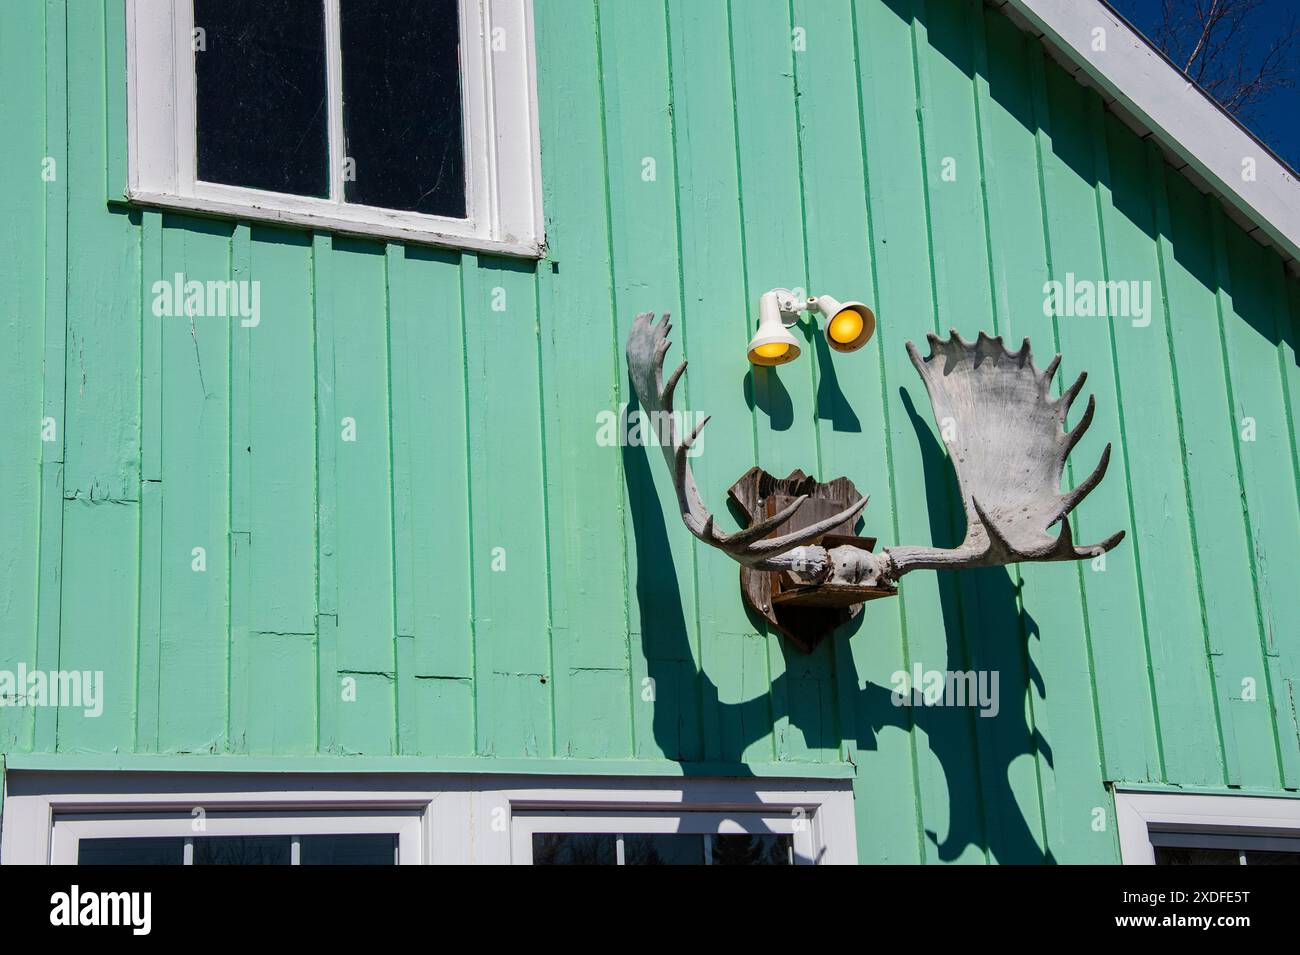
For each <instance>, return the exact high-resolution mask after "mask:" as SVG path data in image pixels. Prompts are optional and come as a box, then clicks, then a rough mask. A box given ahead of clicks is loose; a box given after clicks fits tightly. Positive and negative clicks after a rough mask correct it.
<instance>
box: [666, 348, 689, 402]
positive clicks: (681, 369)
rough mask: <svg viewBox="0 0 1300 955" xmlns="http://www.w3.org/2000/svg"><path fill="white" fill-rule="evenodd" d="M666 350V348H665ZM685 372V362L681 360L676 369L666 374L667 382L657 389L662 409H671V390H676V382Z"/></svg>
mask: <svg viewBox="0 0 1300 955" xmlns="http://www.w3.org/2000/svg"><path fill="white" fill-rule="evenodd" d="M665 350H666V349H665ZM684 374H686V362H685V361H683V362H682V363H681V364H680V365H678V366H677V370H676V371H674V372H673V373H672V374H671V375H669V376H668V382H667V383H666V384H665V385H664V386H663V388H661V389H660V390H659V405H660V407H662V408H663V410H664V411H667V412H669V413H671V412H672V410H673V392H675V391H676V390H677V382H679V381H681V379H682V375H684Z"/></svg>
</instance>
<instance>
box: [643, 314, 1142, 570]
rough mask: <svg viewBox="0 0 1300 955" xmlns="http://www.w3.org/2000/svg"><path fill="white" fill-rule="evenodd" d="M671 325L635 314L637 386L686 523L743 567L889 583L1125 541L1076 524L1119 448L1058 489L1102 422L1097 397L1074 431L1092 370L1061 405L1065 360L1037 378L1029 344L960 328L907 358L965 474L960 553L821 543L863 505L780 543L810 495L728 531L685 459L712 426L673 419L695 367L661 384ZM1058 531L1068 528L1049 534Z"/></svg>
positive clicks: (1074, 555) (1074, 554) (1095, 550)
mask: <svg viewBox="0 0 1300 955" xmlns="http://www.w3.org/2000/svg"><path fill="white" fill-rule="evenodd" d="M671 327H672V326H671V324H670V323H669V321H668V316H666V315H665V316H664V318H663V320H661V321H660V322H659V323H658V324H655V322H654V316H653V314H652V313H649V312H647V313H643V314H641V315H638V316H637V317H636V321H635V322H634V323H633V325H632V333H631V335H630V336H629V338H628V343H627V362H628V370H629V372H630V373H631V376H632V385H633V387H634V388H635V389H636V393H637V396H638V398H640V401H641V405H642V408H643V409H644V411H646V412H648V413H649V414H650V419H651V422H652V424H653V427H654V428H655V430H656V436H657V437H658V438H659V444H660V445H661V447H662V448H663V452H664V460H665V461H666V462H667V463H668V469H669V471H670V473H671V474H672V475H673V484H674V485H675V487H676V490H677V501H678V505H679V508H680V510H681V516H682V522H683V523H684V524H685V525H686V527H687V529H688V530H689V531H690V532H691V533H692V534H694V535H695V536H696V537H698V538H699V539H700V540H702V541H704V542H705V543H706V544H709V545H710V546H713V547H717V548H718V549H719V550H722V551H724V552H726V553H727V554H729V555H730V556H731V557H732V558H733V559H735V560H736V561H738V562H740V563H741V564H743V565H746V566H749V567H752V568H754V569H756V570H789V571H793V572H795V573H796V574H798V575H799V576H800V577H801V578H804V579H812V580H814V581H816V582H818V583H824V584H825V583H829V584H832V585H848V586H860V585H871V586H891V585H893V584H894V583H896V582H897V581H898V579H899V578H900V577H902V576H903V575H904V574H906V573H908V572H910V571H913V570H921V569H927V568H929V569H936V570H945V569H946V570H957V569H961V568H965V567H991V566H997V565H1002V564H1012V563H1017V562H1019V561H1055V560H1080V559H1084V558H1087V557H1092V556H1095V555H1097V554H1102V553H1105V552H1106V551H1108V550H1110V549H1111V548H1112V547H1114V546H1115V545H1116V544H1118V543H1119V542H1120V541H1121V540H1122V539H1123V538H1124V532H1123V531H1119V532H1117V533H1115V534H1113V535H1111V536H1110V537H1108V538H1106V539H1105V540H1103V541H1102V542H1101V543H1099V544H1094V545H1091V546H1087V547H1077V546H1075V544H1074V543H1073V540H1072V537H1071V534H1070V525H1069V522H1068V521H1067V520H1066V517H1067V516H1068V515H1069V513H1070V512H1071V511H1072V510H1074V509H1075V508H1076V507H1077V506H1078V505H1079V502H1080V501H1082V500H1083V498H1084V497H1086V496H1087V495H1088V493H1089V492H1091V491H1092V489H1093V488H1094V487H1096V486H1097V484H1098V483H1099V482H1100V481H1101V479H1102V477H1103V476H1104V475H1105V473H1106V467H1107V464H1108V463H1109V461H1110V446H1109V445H1107V446H1106V450H1105V451H1104V452H1103V453H1102V456H1101V461H1100V462H1099V463H1098V465H1097V467H1096V468H1095V469H1094V470H1093V472H1092V473H1091V474H1089V475H1088V477H1087V478H1085V479H1084V480H1083V481H1082V482H1081V483H1080V484H1079V485H1078V486H1077V487H1076V488H1074V489H1073V490H1071V491H1068V492H1064V493H1063V492H1061V491H1060V490H1059V487H1060V481H1061V475H1062V473H1063V470H1064V467H1065V459H1066V456H1067V455H1068V454H1069V453H1070V451H1071V449H1073V448H1074V446H1075V445H1076V444H1077V443H1078V441H1079V439H1080V438H1081V437H1082V436H1083V433H1084V432H1085V431H1086V430H1087V429H1088V427H1089V425H1090V424H1091V423H1092V416H1093V409H1094V407H1095V403H1094V400H1093V399H1092V398H1089V399H1088V408H1087V410H1086V411H1085V412H1084V414H1083V417H1082V418H1081V419H1080V421H1079V423H1078V424H1077V425H1075V427H1074V428H1073V429H1072V430H1070V431H1065V430H1064V422H1065V418H1066V415H1067V414H1068V412H1069V410H1070V406H1071V404H1072V403H1073V402H1074V400H1075V398H1076V397H1077V396H1078V394H1079V390H1080V389H1081V388H1082V387H1083V383H1084V380H1085V379H1086V377H1087V373H1086V372H1085V373H1083V374H1081V375H1080V376H1079V378H1078V380H1077V381H1076V382H1075V383H1074V384H1073V385H1071V386H1070V387H1069V388H1068V389H1066V391H1065V392H1064V393H1063V394H1062V395H1061V397H1060V398H1055V399H1054V398H1052V397H1051V396H1050V394H1049V391H1050V387H1051V382H1052V377H1053V375H1055V373H1056V369H1057V366H1058V365H1059V364H1060V360H1061V356H1060V355H1057V356H1056V357H1055V358H1054V359H1053V360H1052V362H1051V364H1050V365H1048V367H1047V369H1046V370H1045V371H1043V372H1039V371H1037V370H1036V369H1035V368H1034V364H1033V357H1032V355H1031V353H1030V350H1029V339H1025V341H1024V344H1022V345H1021V347H1020V349H1019V351H1016V352H1011V351H1008V350H1007V349H1006V347H1005V346H1003V344H1002V339H1001V338H990V337H989V336H987V335H985V334H983V333H981V334H980V335H979V337H978V339H977V340H976V341H975V342H973V343H971V342H967V341H965V340H963V339H962V338H961V336H959V335H958V334H957V332H956V331H955V330H953V331H952V333H951V335H950V336H949V338H948V339H947V340H941V339H939V338H938V337H937V336H935V335H930V336H929V341H930V355H929V356H928V357H926V358H924V359H923V358H921V357H920V354H919V353H918V352H917V350H916V347H915V346H914V345H913V344H912V343H911V342H908V343H907V350H908V354H909V355H910V356H911V358H912V363H913V364H914V365H915V366H916V369H917V371H918V372H920V374H921V378H922V380H924V382H925V386H926V390H927V391H928V393H929V395H930V404H931V406H932V407H933V409H934V414H935V418H936V420H937V421H938V423H939V425H940V429H941V431H942V432H943V434H944V440H945V443H946V444H947V445H948V451H949V454H950V455H951V456H952V460H953V466H954V468H955V469H956V472H957V480H958V484H959V485H960V488H961V493H962V501H963V504H964V506H965V509H966V539H965V540H964V541H963V542H962V543H961V545H959V546H958V547H955V548H951V549H945V548H935V547H907V546H902V547H893V548H886V549H884V550H883V551H882V552H881V553H879V554H873V553H870V552H868V551H866V550H863V549H861V548H859V547H855V546H851V545H842V546H839V547H834V548H831V549H829V550H828V549H827V548H824V547H822V546H820V545H819V544H817V543H815V542H816V541H817V540H818V539H819V538H820V537H821V536H822V535H823V534H825V533H826V532H827V531H829V530H830V529H831V528H833V527H835V526H836V525H838V524H842V523H843V522H845V521H848V520H851V519H852V518H854V517H856V516H857V515H858V514H859V513H860V512H861V511H862V509H863V508H864V507H865V506H866V503H867V499H866V498H865V497H863V498H862V499H861V500H859V501H857V502H856V503H854V504H853V505H852V506H851V507H849V508H847V509H845V510H843V511H841V512H840V513H838V514H835V515H834V516H832V517H828V518H826V519H824V520H821V521H818V522H817V523H815V524H810V525H808V526H807V527H803V528H800V529H798V530H797V531H793V532H790V533H786V534H781V535H779V536H776V537H768V536H767V535H769V534H771V533H773V532H774V531H777V530H778V529H779V528H780V527H781V526H782V525H783V524H785V523H786V522H787V521H788V520H789V519H790V517H791V516H792V515H793V514H794V513H795V512H796V511H797V510H798V509H799V508H800V506H802V504H803V503H804V501H805V498H802V497H800V498H797V499H796V500H795V501H794V502H793V503H792V504H790V505H789V506H788V507H786V508H784V509H782V510H781V511H780V512H778V513H777V514H775V515H773V516H772V517H769V518H767V519H765V520H761V521H756V522H755V523H753V524H751V525H750V526H748V527H746V528H745V529H744V530H741V531H737V532H736V533H734V534H726V533H723V532H721V531H719V530H718V529H717V527H716V526H715V523H714V519H713V516H712V515H711V514H710V513H709V511H708V509H707V508H706V507H705V506H704V503H703V501H702V500H701V499H700V494H699V490H698V488H697V487H696V484H695V478H694V476H693V475H692V474H691V468H690V462H689V460H688V457H687V455H688V452H689V451H690V449H691V446H692V444H693V443H694V442H695V440H696V439H697V438H698V437H699V434H700V432H701V431H702V430H703V428H704V425H705V424H706V423H707V422H708V418H707V417H705V418H704V419H702V420H701V421H700V423H699V424H698V425H697V426H696V427H695V429H694V430H693V431H692V432H691V433H690V434H689V435H686V436H685V437H682V435H681V433H680V431H679V429H678V424H677V421H676V417H677V416H676V415H675V414H674V413H673V412H674V409H673V392H674V390H675V389H676V387H677V384H678V382H679V381H680V380H681V377H682V374H683V373H684V372H685V371H686V362H684V361H683V362H682V363H681V364H680V365H679V366H678V367H677V369H676V371H674V372H673V373H672V374H671V375H670V376H669V378H668V381H667V382H666V383H665V382H664V380H663V363H664V355H665V354H666V353H667V351H668V348H669V346H670V344H671V343H670V342H669V341H668V332H669V331H670V329H671ZM1057 523H1059V524H1060V525H1061V529H1060V532H1059V533H1058V534H1056V535H1052V534H1049V533H1048V531H1049V530H1050V529H1051V528H1052V526H1053V525H1055V524H1057Z"/></svg>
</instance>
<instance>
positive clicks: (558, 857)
mask: <svg viewBox="0 0 1300 955" xmlns="http://www.w3.org/2000/svg"><path fill="white" fill-rule="evenodd" d="M617 864H618V843H617V841H616V837H615V836H613V835H606V834H603V833H586V832H535V833H533V865H617Z"/></svg>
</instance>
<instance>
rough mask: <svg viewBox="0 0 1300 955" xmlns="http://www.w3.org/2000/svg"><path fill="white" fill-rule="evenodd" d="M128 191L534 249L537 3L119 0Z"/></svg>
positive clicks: (302, 220) (191, 205)
mask: <svg viewBox="0 0 1300 955" xmlns="http://www.w3.org/2000/svg"><path fill="white" fill-rule="evenodd" d="M125 2H126V3H127V30H128V43H127V62H128V94H127V104H128V105H127V114H128V125H129V127H130V129H129V136H128V156H129V171H128V179H129V181H128V186H127V195H128V197H129V198H130V199H131V200H133V201H136V202H139V203H142V204H146V205H160V206H165V207H171V208H181V209H191V210H195V211H198V212H202V213H208V214H214V215H230V216H236V217H241V218H252V219H261V220H270V221H275V222H284V223H290V224H296V225H301V226H306V227H311V228H320V229H331V230H335V231H340V232H346V233H353V234H361V235H373V236H379V237H388V238H396V239H404V240H410V241H417V242H429V243H434V244H439V245H451V246H461V247H466V248H474V249H482V250H487V251H497V252H504V253H508V254H516V255H531V256H537V255H540V254H541V251H542V245H543V238H542V234H541V233H542V226H541V223H542V217H541V189H540V174H539V159H538V145H537V128H536V112H537V111H536V83H535V76H534V73H535V70H534V63H533V36H532V29H533V28H532V0H385V2H383V3H375V2H373V0H125Z"/></svg>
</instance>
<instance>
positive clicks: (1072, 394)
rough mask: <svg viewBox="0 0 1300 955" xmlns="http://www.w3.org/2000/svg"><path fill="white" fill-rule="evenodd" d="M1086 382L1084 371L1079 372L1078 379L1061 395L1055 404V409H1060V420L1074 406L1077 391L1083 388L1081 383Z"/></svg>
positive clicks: (1077, 394) (1086, 375)
mask: <svg viewBox="0 0 1300 955" xmlns="http://www.w3.org/2000/svg"><path fill="white" fill-rule="evenodd" d="M1087 380H1088V373H1087V372H1086V371H1081V372H1079V377H1078V378H1076V379H1074V384H1072V385H1071V386H1070V387H1069V388H1066V389H1065V391H1064V392H1062V393H1061V397H1060V399H1059V400H1058V401H1057V403H1056V404H1057V407H1058V408H1060V409H1061V417H1062V418H1064V417H1065V416H1066V415H1067V414H1069V413H1070V407H1071V406H1072V405H1073V404H1074V399H1075V398H1077V397H1078V396H1079V389H1080V388H1082V387H1083V383H1084V382H1085V381H1087Z"/></svg>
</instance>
